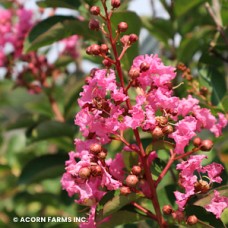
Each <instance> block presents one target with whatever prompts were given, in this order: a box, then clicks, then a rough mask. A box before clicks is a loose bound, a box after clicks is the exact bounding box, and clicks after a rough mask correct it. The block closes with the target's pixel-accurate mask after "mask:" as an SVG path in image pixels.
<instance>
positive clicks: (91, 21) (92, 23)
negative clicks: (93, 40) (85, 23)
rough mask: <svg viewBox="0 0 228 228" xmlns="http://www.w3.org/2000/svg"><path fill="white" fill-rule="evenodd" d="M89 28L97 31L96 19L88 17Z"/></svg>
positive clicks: (98, 27) (97, 23)
mask: <svg viewBox="0 0 228 228" xmlns="http://www.w3.org/2000/svg"><path fill="white" fill-rule="evenodd" d="M89 29H91V30H95V31H98V30H99V29H100V23H99V21H98V20H96V19H90V21H89Z"/></svg>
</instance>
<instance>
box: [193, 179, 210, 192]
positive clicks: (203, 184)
mask: <svg viewBox="0 0 228 228" xmlns="http://www.w3.org/2000/svg"><path fill="white" fill-rule="evenodd" d="M194 190H195V192H196V193H199V192H200V193H207V192H208V191H209V190H210V185H209V184H208V182H207V181H204V180H199V181H198V182H196V183H195V185H194Z"/></svg>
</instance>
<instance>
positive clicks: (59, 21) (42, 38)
mask: <svg viewBox="0 0 228 228" xmlns="http://www.w3.org/2000/svg"><path fill="white" fill-rule="evenodd" d="M75 34H77V35H81V36H83V37H84V38H85V39H95V40H99V39H101V34H100V33H99V32H94V31H89V29H88V21H81V20H79V19H77V18H75V17H71V16H52V17H49V18H47V19H45V20H43V21H41V22H40V23H38V24H37V25H36V26H34V27H33V29H32V30H31V31H30V33H29V35H28V37H27V39H26V40H25V43H24V51H25V52H29V51H34V50H37V49H38V48H40V47H43V46H46V45H50V44H52V43H54V42H56V41H59V40H61V39H63V38H66V37H69V36H71V35H75Z"/></svg>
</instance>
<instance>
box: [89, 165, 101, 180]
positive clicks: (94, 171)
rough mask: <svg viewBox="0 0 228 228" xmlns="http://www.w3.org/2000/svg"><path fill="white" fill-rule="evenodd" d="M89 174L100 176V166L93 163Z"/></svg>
mask: <svg viewBox="0 0 228 228" xmlns="http://www.w3.org/2000/svg"><path fill="white" fill-rule="evenodd" d="M91 174H92V175H93V176H94V177H97V176H101V174H102V168H101V167H100V166H99V165H93V166H91Z"/></svg>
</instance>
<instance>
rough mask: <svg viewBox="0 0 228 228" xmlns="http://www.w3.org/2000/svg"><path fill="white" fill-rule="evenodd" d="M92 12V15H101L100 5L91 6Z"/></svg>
mask: <svg viewBox="0 0 228 228" xmlns="http://www.w3.org/2000/svg"><path fill="white" fill-rule="evenodd" d="M90 13H91V14H92V15H95V16H97V15H99V14H100V7H99V6H92V7H91V8H90Z"/></svg>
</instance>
